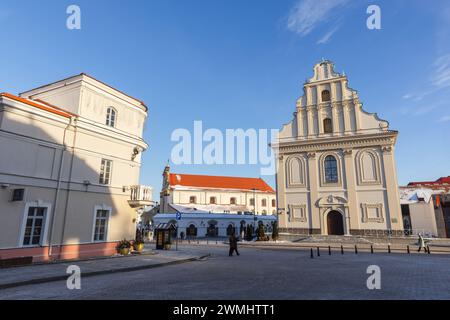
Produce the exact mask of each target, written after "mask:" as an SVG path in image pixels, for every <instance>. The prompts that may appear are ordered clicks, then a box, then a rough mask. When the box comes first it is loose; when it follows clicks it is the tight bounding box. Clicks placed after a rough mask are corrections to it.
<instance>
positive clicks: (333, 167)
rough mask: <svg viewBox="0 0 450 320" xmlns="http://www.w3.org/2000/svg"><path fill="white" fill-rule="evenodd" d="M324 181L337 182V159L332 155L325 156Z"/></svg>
mask: <svg viewBox="0 0 450 320" xmlns="http://www.w3.org/2000/svg"><path fill="white" fill-rule="evenodd" d="M324 167H325V182H326V183H337V182H338V168H337V160H336V158H335V157H333V156H331V155H330V156H327V157H326V158H325V164H324Z"/></svg>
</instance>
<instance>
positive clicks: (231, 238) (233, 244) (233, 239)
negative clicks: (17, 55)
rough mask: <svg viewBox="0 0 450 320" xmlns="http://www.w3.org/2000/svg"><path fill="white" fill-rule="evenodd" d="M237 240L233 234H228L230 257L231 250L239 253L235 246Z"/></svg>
mask: <svg viewBox="0 0 450 320" xmlns="http://www.w3.org/2000/svg"><path fill="white" fill-rule="evenodd" d="M237 243H238V240H237V238H236V236H235V235H234V234H232V235H231V236H230V254H229V255H230V257H231V256H232V255H233V252H234V251H236V254H237V255H239V251H238V248H237Z"/></svg>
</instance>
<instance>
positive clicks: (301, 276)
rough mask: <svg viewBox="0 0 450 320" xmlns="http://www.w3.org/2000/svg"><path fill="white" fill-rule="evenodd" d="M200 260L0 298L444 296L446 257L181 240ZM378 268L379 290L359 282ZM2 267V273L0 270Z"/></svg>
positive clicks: (449, 261) (448, 276) (448, 279)
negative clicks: (233, 250) (232, 251)
mask: <svg viewBox="0 0 450 320" xmlns="http://www.w3.org/2000/svg"><path fill="white" fill-rule="evenodd" d="M180 250H189V251H190V252H198V253H199V254H204V253H207V252H208V253H211V254H212V256H211V258H208V259H205V260H204V261H196V262H189V263H185V264H180V265H172V266H167V267H161V268H158V269H150V270H141V271H135V272H125V273H118V274H111V275H102V276H96V277H92V278H85V279H82V289H81V290H73V291H70V290H68V289H67V288H66V283H65V282H64V281H59V282H52V283H46V284H40V285H31V286H23V287H17V288H13V289H5V290H0V299H256V300H263V299H280V300H287V299H450V286H449V283H450V269H449V265H450V256H448V255H433V254H432V255H428V254H421V255H417V254H414V255H406V254H387V253H386V254H374V255H371V254H370V253H360V254H358V255H355V253H354V252H346V253H345V254H344V255H341V253H340V251H334V252H333V254H332V255H331V256H329V255H328V252H327V251H322V252H321V256H320V257H317V256H315V257H314V259H311V258H310V252H309V251H308V250H298V249H277V248H270V249H257V248H240V251H241V256H239V257H237V256H234V257H228V248H227V247H226V246H185V245H183V246H180ZM370 265H378V266H379V267H380V268H381V290H369V289H368V288H367V286H366V282H367V278H368V277H369V274H367V273H366V271H367V267H368V266H370ZM0 273H1V271H0Z"/></svg>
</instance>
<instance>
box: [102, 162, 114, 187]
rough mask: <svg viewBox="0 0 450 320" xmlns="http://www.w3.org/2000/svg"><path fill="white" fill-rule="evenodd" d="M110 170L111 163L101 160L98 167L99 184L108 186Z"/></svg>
mask: <svg viewBox="0 0 450 320" xmlns="http://www.w3.org/2000/svg"><path fill="white" fill-rule="evenodd" d="M111 168H112V161H111V160H106V159H102V164H101V166H100V179H99V183H100V184H103V185H108V184H109V183H110V182H111Z"/></svg>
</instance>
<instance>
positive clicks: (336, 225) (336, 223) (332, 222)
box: [327, 211, 344, 236]
mask: <svg viewBox="0 0 450 320" xmlns="http://www.w3.org/2000/svg"><path fill="white" fill-rule="evenodd" d="M327 225H328V234H329V235H335V236H343V235H344V219H343V217H342V214H341V213H340V212H339V211H330V213H328V216H327Z"/></svg>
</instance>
